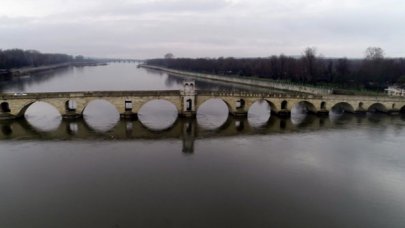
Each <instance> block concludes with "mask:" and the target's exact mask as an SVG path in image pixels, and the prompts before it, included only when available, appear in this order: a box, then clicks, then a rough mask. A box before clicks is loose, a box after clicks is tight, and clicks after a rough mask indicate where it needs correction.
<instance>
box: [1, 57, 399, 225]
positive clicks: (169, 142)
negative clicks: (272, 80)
mask: <svg viewBox="0 0 405 228" xmlns="http://www.w3.org/2000/svg"><path fill="white" fill-rule="evenodd" d="M183 80H184V79H182V78H179V77H175V76H171V75H167V74H166V73H161V72H157V71H151V70H146V69H140V68H137V66H136V64H133V63H111V64H109V65H107V66H96V67H94V66H92V67H71V68H63V69H59V70H57V71H52V72H44V73H40V74H36V75H30V76H24V77H20V78H11V79H3V80H1V81H0V91H1V92H9V93H29V92H58V91H59V92H68V91H96V90H108V91H110V90H177V89H181V88H182V83H183ZM196 86H197V88H198V89H212V90H255V91H257V90H266V89H260V88H254V87H246V86H237V85H230V84H219V83H216V82H209V81H196ZM0 127H1V131H0V227H16V228H18V227H21V228H22V227H69V228H70V227H106V228H107V227H110V228H118V227H120V228H124V227H174V228H177V227H221V228H222V227H398V228H399V227H405V216H404V215H405V149H404V148H405V116H404V115H394V116H390V115H385V114H367V115H360V116H358V115H349V114H335V113H331V114H330V115H329V116H324V117H318V116H312V115H303V114H297V115H293V116H292V117H288V118H282V117H276V116H272V115H271V114H270V108H269V107H268V105H267V104H266V103H265V102H257V103H255V104H254V105H253V106H252V107H251V109H250V110H249V115H248V117H247V118H233V117H229V116H228V110H227V109H226V105H225V104H224V103H223V102H222V101H220V100H215V99H213V100H210V101H207V102H206V103H205V104H203V105H202V106H201V107H200V109H199V110H198V112H197V117H196V119H179V118H177V112H176V109H175V108H174V107H173V105H172V104H170V103H169V102H165V101H161V100H156V101H152V102H149V103H147V104H146V105H145V106H144V107H143V108H142V109H141V110H140V112H139V119H138V120H135V121H128V120H119V114H118V112H117V111H116V110H115V108H114V107H113V106H112V105H111V104H109V103H108V102H106V101H103V100H96V101H94V102H91V103H90V104H89V105H88V106H87V107H86V109H85V110H84V118H83V119H80V120H63V119H62V118H61V116H60V114H59V113H58V112H57V111H56V109H54V108H53V107H52V106H50V105H48V104H46V103H41V102H38V103H34V104H33V105H32V106H31V107H30V108H29V109H28V110H27V112H26V114H25V119H22V120H13V121H5V120H2V121H0Z"/></svg>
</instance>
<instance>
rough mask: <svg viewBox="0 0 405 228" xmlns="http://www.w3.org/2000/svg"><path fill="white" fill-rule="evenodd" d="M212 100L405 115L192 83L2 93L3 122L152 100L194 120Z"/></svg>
mask: <svg viewBox="0 0 405 228" xmlns="http://www.w3.org/2000/svg"><path fill="white" fill-rule="evenodd" d="M190 86H191V87H190ZM213 98H216V99H221V100H223V101H224V102H225V104H226V105H227V106H228V109H229V113H230V114H232V115H235V116H245V115H247V112H248V110H249V108H250V106H251V105H252V104H253V103H254V102H256V101H260V100H262V101H266V102H268V104H269V105H270V107H271V112H272V113H273V114H279V115H289V114H290V113H291V110H292V109H293V107H295V106H296V105H300V106H301V107H302V109H303V110H304V111H306V112H309V113H315V114H328V113H329V111H331V110H337V111H344V112H349V113H364V112H367V111H370V112H383V113H398V112H402V111H405V98H402V97H389V96H380V97H374V96H341V95H311V94H297V93H254V92H233V91H202V90H194V82H191V83H185V88H184V89H183V90H158V91H93V92H54V93H2V94H0V118H1V119H13V118H20V117H24V113H25V111H26V110H27V109H28V108H29V106H30V105H32V104H33V103H35V102H38V101H41V102H46V103H49V104H51V105H52V106H54V107H55V108H56V109H57V110H58V111H59V112H60V114H61V115H62V116H63V117H64V118H79V117H81V116H82V113H83V111H84V110H85V108H86V106H87V105H88V104H89V102H91V101H93V100H99V99H101V100H106V101H108V102H110V103H111V104H112V105H113V106H115V108H116V109H117V110H118V112H119V113H120V114H121V117H122V118H136V116H137V113H138V111H139V110H140V109H141V108H142V106H143V105H144V104H146V103H147V102H149V101H152V100H167V101H169V102H171V103H172V104H173V105H174V106H175V107H176V109H177V111H178V113H179V115H180V116H187V117H192V116H194V115H195V113H196V111H197V110H198V108H199V107H200V106H201V105H202V104H203V103H204V102H205V101H207V100H210V99H213Z"/></svg>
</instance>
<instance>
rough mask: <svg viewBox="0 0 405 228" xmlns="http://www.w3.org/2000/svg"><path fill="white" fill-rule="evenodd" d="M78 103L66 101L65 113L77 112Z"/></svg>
mask: <svg viewBox="0 0 405 228" xmlns="http://www.w3.org/2000/svg"><path fill="white" fill-rule="evenodd" d="M76 109H77V103H76V101H75V100H67V101H65V112H76Z"/></svg>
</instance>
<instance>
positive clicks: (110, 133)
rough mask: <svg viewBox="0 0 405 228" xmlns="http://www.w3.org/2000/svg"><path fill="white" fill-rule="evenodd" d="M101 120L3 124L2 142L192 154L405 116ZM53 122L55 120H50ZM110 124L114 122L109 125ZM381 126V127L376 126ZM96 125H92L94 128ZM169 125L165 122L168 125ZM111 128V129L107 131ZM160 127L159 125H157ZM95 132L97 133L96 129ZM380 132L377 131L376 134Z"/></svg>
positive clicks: (397, 122) (394, 122) (400, 120)
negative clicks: (158, 148)
mask: <svg viewBox="0 0 405 228" xmlns="http://www.w3.org/2000/svg"><path fill="white" fill-rule="evenodd" d="M99 121H100V120H97V121H93V122H92V121H91V120H90V119H84V120H83V119H78V120H63V121H60V124H58V125H57V126H56V127H52V128H50V129H48V130H47V131H44V129H43V128H39V127H38V126H37V125H34V124H33V122H32V120H24V119H23V120H14V121H1V122H0V126H1V133H0V139H39V138H40V139H48V140H61V139H101V140H109V139H121V140H125V139H165V138H172V139H179V138H181V139H182V140H183V151H184V152H186V153H192V151H193V149H192V148H193V145H194V142H193V141H194V140H195V139H200V138H211V137H231V136H236V135H256V134H270V135H271V134H280V133H293V132H302V131H317V130H328V129H339V128H344V129H356V128H359V127H362V126H373V125H375V126H376V127H378V129H379V131H381V130H384V129H386V128H387V126H395V129H396V131H399V130H401V129H403V127H404V126H405V121H404V117H403V116H387V115H375V114H373V115H367V116H366V115H364V116H356V115H350V114H344V115H339V116H333V117H332V116H330V117H318V116H315V115H306V116H305V118H302V119H301V120H300V122H299V123H298V122H296V119H294V118H286V117H277V116H271V117H270V118H269V120H268V121H267V122H266V124H265V125H261V127H260V128H257V126H256V125H255V124H253V125H252V124H250V121H248V119H247V118H240V117H237V118H236V117H232V116H227V118H226V120H225V123H223V124H221V125H220V126H219V127H217V128H215V129H213V128H207V127H206V126H204V125H201V123H200V121H201V120H198V119H190V118H179V119H177V121H175V122H174V123H173V124H171V126H170V128H161V127H160V129H165V130H164V131H156V129H152V128H148V127H145V126H144V123H142V122H141V121H129V120H122V121H117V122H114V121H111V122H110V123H108V124H107V125H105V123H104V124H103V123H102V124H101V125H102V126H104V127H102V128H100V126H98V125H100V122H99ZM51 122H53V121H51ZM111 123H114V124H112V125H110V124H111ZM376 123H378V125H376ZM92 124H93V126H92ZM166 124H167V123H163V125H166ZM106 126H108V128H106ZM156 126H158V125H156ZM95 129H96V130H95ZM377 132H378V131H377Z"/></svg>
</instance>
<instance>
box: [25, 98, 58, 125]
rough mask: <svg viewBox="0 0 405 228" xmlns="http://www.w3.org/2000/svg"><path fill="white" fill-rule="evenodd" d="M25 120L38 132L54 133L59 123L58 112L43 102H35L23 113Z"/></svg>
mask: <svg viewBox="0 0 405 228" xmlns="http://www.w3.org/2000/svg"><path fill="white" fill-rule="evenodd" d="M24 116H25V119H26V120H27V121H28V123H29V124H30V125H31V126H33V127H34V128H35V129H37V130H38V131H44V132H49V131H54V130H56V129H57V128H58V126H59V125H60V123H61V120H62V117H61V115H60V113H59V111H58V110H57V109H56V108H55V107H53V106H52V105H50V104H48V103H45V102H41V101H38V102H35V103H33V104H31V105H30V106H29V107H28V109H27V110H26V111H25V115H24Z"/></svg>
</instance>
